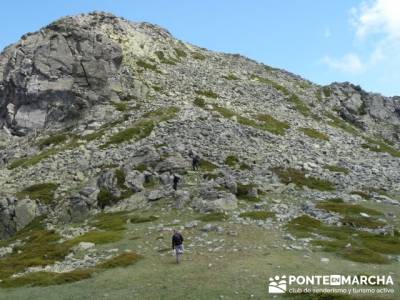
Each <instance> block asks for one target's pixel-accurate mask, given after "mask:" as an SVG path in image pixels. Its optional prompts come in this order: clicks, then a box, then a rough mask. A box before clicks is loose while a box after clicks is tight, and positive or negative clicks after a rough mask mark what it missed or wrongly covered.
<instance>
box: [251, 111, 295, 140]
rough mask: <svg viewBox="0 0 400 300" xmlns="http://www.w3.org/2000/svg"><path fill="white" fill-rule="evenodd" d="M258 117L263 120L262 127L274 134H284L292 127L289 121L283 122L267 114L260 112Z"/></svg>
mask: <svg viewBox="0 0 400 300" xmlns="http://www.w3.org/2000/svg"><path fill="white" fill-rule="evenodd" d="M256 119H257V120H258V121H260V122H261V125H260V127H259V128H260V129H263V130H266V131H269V132H271V133H274V134H278V135H284V134H285V133H286V130H287V129H289V128H290V125H289V123H287V122H282V121H279V120H277V119H275V118H274V117H272V116H270V115H267V114H258V115H257V117H256Z"/></svg>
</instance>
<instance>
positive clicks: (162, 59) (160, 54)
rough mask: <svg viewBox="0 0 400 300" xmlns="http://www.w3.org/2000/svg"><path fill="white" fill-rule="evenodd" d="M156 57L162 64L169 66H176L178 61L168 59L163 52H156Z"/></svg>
mask: <svg viewBox="0 0 400 300" xmlns="http://www.w3.org/2000/svg"><path fill="white" fill-rule="evenodd" d="M155 54H156V56H157V57H158V59H159V60H160V62H161V63H163V64H167V65H176V63H177V60H176V59H174V58H170V57H166V56H165V54H164V52H162V51H156V52H155Z"/></svg>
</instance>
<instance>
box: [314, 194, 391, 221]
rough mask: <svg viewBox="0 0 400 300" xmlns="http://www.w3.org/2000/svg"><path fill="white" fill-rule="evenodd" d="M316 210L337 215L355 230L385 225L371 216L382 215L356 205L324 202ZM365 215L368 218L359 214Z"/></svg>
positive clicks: (318, 204)
mask: <svg viewBox="0 0 400 300" xmlns="http://www.w3.org/2000/svg"><path fill="white" fill-rule="evenodd" d="M316 207H317V208H320V209H324V210H327V211H332V212H336V213H339V214H341V215H342V216H343V220H342V223H344V224H347V225H350V226H353V227H357V228H378V227H382V226H384V225H385V223H383V222H381V221H379V220H376V219H374V218H373V216H375V217H376V216H381V215H382V214H381V213H380V212H379V211H377V210H374V209H369V208H366V207H363V206H360V205H357V204H349V203H343V202H337V201H335V202H334V201H332V200H330V201H324V202H319V203H317V205H316ZM361 213H365V214H368V215H369V216H370V217H368V218H367V217H363V216H361V215H360V214H361Z"/></svg>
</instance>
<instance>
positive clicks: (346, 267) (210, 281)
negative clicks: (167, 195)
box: [0, 211, 399, 300]
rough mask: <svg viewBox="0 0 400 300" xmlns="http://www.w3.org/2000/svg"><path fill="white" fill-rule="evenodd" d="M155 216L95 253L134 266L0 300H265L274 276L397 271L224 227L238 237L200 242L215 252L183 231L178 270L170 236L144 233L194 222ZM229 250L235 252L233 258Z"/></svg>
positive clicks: (255, 230) (182, 215) (4, 293)
mask: <svg viewBox="0 0 400 300" xmlns="http://www.w3.org/2000/svg"><path fill="white" fill-rule="evenodd" d="M157 214H158V215H159V216H160V219H158V220H156V221H154V222H152V223H139V224H131V225H129V226H128V230H127V231H126V233H125V237H124V239H123V240H121V241H119V242H116V243H114V244H109V245H101V246H99V247H101V248H105V249H108V248H115V247H117V248H119V249H121V250H123V249H131V250H133V251H136V252H138V253H139V254H142V255H143V256H144V258H143V259H142V260H140V261H139V262H137V263H136V264H135V265H133V266H130V267H127V268H117V269H112V270H107V271H105V272H101V273H98V274H95V275H94V277H93V278H91V279H87V280H83V281H80V282H76V283H72V284H65V285H59V286H50V287H42V288H39V287H35V288H29V287H22V288H18V289H0V299H1V300H2V299H105V298H107V299H218V297H219V296H220V295H224V298H225V299H249V298H250V295H254V297H253V298H252V299H268V294H267V291H266V282H267V280H268V276H271V275H275V274H299V275H300V274H313V273H318V274H331V273H332V272H333V270H334V271H335V272H334V273H339V274H368V273H371V271H370V270H371V267H372V266H373V267H374V269H373V272H372V273H374V274H375V273H379V274H388V273H389V272H396V270H398V268H399V263H392V264H390V265H365V264H361V263H354V262H349V261H346V260H343V259H341V258H340V257H338V256H335V255H334V254H332V253H326V252H313V253H310V258H304V254H306V252H305V251H296V250H282V248H280V247H278V248H277V247H276V246H275V245H281V244H288V242H287V241H284V240H282V238H281V236H282V233H281V232H279V231H278V230H277V229H274V230H265V229H262V228H261V227H257V226H254V225H249V226H243V225H237V224H232V223H229V221H228V222H218V224H219V225H221V226H223V227H224V228H225V230H226V231H228V230H235V231H237V232H238V236H229V235H226V234H218V233H209V235H208V237H207V238H206V240H207V241H213V240H215V239H217V240H218V241H219V240H221V239H224V242H222V244H223V245H224V248H223V250H221V251H219V252H209V251H208V249H209V248H212V249H214V248H215V247H216V246H219V245H221V243H220V242H213V245H212V246H209V245H204V243H203V246H197V247H190V246H189V245H190V244H191V243H192V242H194V239H195V237H201V235H202V233H201V232H200V231H199V230H198V229H190V230H185V231H183V233H184V236H185V238H186V242H185V244H186V249H187V251H186V253H185V255H184V259H183V263H182V264H181V265H179V266H177V265H175V264H174V258H173V257H172V255H171V252H170V250H169V247H170V233H169V232H159V231H157V230H155V229H153V230H150V229H148V227H150V226H154V225H156V224H159V223H162V224H164V226H166V225H165V224H170V223H171V222H172V220H174V219H179V220H181V223H180V224H184V223H185V222H187V221H190V220H194V219H196V218H198V215H197V214H195V213H189V212H187V211H172V212H170V213H166V214H164V213H163V212H161V211H158V213H157ZM200 226H202V225H201V224H200ZM147 234H148V235H147ZM136 237H139V238H136ZM146 241H148V243H146ZM156 248H157V249H156ZM234 248H236V249H239V251H237V252H234V251H233V249H234ZM246 248H247V249H246ZM163 249H165V251H159V250H163ZM321 257H328V258H330V262H329V263H327V264H324V263H320V258H321ZM210 264H211V266H209V265H210ZM395 288H396V287H395ZM397 290H398V289H397ZM278 299H279V298H278ZM285 299H290V298H285Z"/></svg>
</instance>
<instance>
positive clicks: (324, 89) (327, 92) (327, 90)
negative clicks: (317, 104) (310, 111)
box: [322, 86, 332, 97]
mask: <svg viewBox="0 0 400 300" xmlns="http://www.w3.org/2000/svg"><path fill="white" fill-rule="evenodd" d="M322 92H323V93H324V96H325V97H330V96H331V95H332V89H331V88H330V87H329V86H324V87H322Z"/></svg>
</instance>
